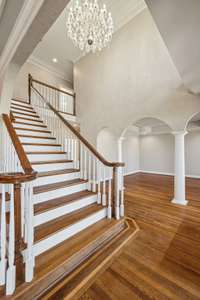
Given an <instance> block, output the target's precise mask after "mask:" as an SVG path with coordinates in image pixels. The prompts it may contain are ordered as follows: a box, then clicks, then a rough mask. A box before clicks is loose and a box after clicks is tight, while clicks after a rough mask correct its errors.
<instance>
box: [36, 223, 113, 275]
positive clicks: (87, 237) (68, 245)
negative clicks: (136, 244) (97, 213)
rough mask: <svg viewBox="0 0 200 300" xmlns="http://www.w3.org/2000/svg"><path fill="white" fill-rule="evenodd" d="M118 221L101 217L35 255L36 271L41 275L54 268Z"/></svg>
mask: <svg viewBox="0 0 200 300" xmlns="http://www.w3.org/2000/svg"><path fill="white" fill-rule="evenodd" d="M118 222H119V221H117V220H115V219H111V220H109V219H103V220H101V221H99V222H97V223H96V224H94V225H92V226H90V227H89V228H86V229H84V230H83V231H81V232H79V233H77V234H76V235H75V236H73V237H71V238H70V239H68V240H66V241H64V242H63V243H61V244H60V245H58V246H56V247H54V248H52V249H50V250H48V251H47V252H45V253H43V254H42V255H39V256H38V257H36V273H37V275H39V274H40V275H43V274H45V272H48V271H50V270H54V269H55V268H56V267H58V265H60V264H62V262H64V261H66V260H67V259H68V258H70V256H72V255H73V254H74V253H76V252H78V251H79V250H81V249H83V248H84V247H85V246H86V245H87V244H89V243H91V242H92V241H93V240H94V239H95V238H97V237H98V236H99V235H101V234H103V233H104V232H106V231H108V230H109V229H110V228H111V227H113V226H114V225H116V224H117V223H118Z"/></svg>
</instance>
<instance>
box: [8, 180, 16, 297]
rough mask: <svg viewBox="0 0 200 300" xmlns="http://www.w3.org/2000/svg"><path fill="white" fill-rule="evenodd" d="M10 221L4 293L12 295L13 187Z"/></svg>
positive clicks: (13, 253)
mask: <svg viewBox="0 0 200 300" xmlns="http://www.w3.org/2000/svg"><path fill="white" fill-rule="evenodd" d="M9 188H10V223H9V241H8V269H7V273H6V295H12V294H13V293H14V291H15V287H16V267H15V265H14V259H15V222H14V220H15V212H14V187H13V185H11V186H10V187H9Z"/></svg>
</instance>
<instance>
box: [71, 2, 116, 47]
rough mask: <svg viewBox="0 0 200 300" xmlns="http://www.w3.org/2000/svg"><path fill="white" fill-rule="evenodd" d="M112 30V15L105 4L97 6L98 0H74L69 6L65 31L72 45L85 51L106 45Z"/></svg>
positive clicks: (110, 37)
mask: <svg viewBox="0 0 200 300" xmlns="http://www.w3.org/2000/svg"><path fill="white" fill-rule="evenodd" d="M113 31H114V26H113V19H112V15H111V13H110V12H108V11H107V8H106V5H105V4H104V5H103V6H102V7H100V6H99V4H98V0H89V1H88V0H76V1H75V3H74V5H72V6H71V7H70V12H69V15H68V20H67V33H68V36H69V38H70V39H71V40H72V41H73V43H74V45H75V46H76V47H79V48H80V49H81V50H82V51H84V52H85V53H89V52H91V51H92V52H93V53H94V52H96V51H101V50H102V49H103V48H105V47H106V46H108V44H109V43H110V41H111V39H112V35H113Z"/></svg>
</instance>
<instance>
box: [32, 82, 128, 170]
mask: <svg viewBox="0 0 200 300" xmlns="http://www.w3.org/2000/svg"><path fill="white" fill-rule="evenodd" d="M32 88H33V89H34V90H35V92H36V93H38V95H39V96H40V97H41V98H42V99H43V101H44V102H45V103H46V105H47V106H48V107H49V108H50V109H51V110H52V111H53V112H54V113H55V114H56V115H57V116H58V117H59V119H60V120H61V121H62V122H63V123H64V124H65V125H66V126H67V127H68V128H69V129H70V130H71V131H72V132H73V134H74V135H75V136H76V137H77V138H78V139H79V140H80V141H81V142H82V143H83V144H84V145H85V146H86V147H87V148H88V149H89V150H90V151H91V152H92V153H93V154H94V155H95V156H96V157H97V158H98V159H99V160H100V161H101V162H102V163H103V164H104V165H106V166H107V167H124V166H125V164H124V163H121V162H109V161H107V160H106V159H105V158H104V157H103V156H102V155H101V154H100V153H99V152H98V151H97V150H96V149H95V148H94V147H93V146H92V145H91V144H90V143H89V142H88V141H87V140H86V139H85V138H84V137H83V136H82V135H81V134H80V133H79V132H78V131H77V130H76V129H75V128H74V127H73V126H72V125H71V124H70V123H69V122H68V121H67V120H66V119H65V118H63V116H62V115H61V114H60V113H59V112H58V111H57V110H56V109H55V108H54V107H53V106H52V105H51V104H50V103H49V102H48V101H47V100H46V99H45V98H44V97H43V96H42V95H41V94H40V92H39V91H38V90H37V89H36V88H35V87H34V86H33V85H32Z"/></svg>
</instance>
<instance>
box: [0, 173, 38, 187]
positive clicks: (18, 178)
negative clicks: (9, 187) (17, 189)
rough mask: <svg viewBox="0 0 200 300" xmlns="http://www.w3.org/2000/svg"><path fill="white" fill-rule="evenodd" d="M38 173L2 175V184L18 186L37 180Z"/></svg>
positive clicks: (0, 176)
mask: <svg viewBox="0 0 200 300" xmlns="http://www.w3.org/2000/svg"><path fill="white" fill-rule="evenodd" d="M36 177H37V172H35V171H34V172H33V173H31V174H24V173H0V183H3V184H12V183H13V184H18V183H23V182H28V181H32V180H34V179H36Z"/></svg>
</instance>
